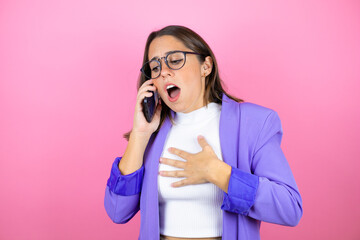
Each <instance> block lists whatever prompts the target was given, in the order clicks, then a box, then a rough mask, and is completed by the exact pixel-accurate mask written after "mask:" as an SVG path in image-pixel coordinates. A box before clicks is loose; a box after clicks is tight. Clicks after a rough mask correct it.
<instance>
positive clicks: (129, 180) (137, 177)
mask: <svg viewBox="0 0 360 240" xmlns="http://www.w3.org/2000/svg"><path fill="white" fill-rule="evenodd" d="M120 160H121V157H117V158H116V159H115V161H114V163H113V165H112V167H111V172H110V177H109V179H108V181H107V184H106V189H105V197H104V206H105V210H106V213H107V214H108V216H109V217H110V219H111V220H112V221H113V222H114V223H126V222H128V221H129V220H130V219H131V218H132V217H133V216H134V215H135V214H136V213H137V212H138V211H139V210H140V192H141V186H142V181H143V176H144V166H141V168H139V169H138V170H136V171H135V172H133V173H131V174H128V175H122V174H121V172H120V170H119V162H120Z"/></svg>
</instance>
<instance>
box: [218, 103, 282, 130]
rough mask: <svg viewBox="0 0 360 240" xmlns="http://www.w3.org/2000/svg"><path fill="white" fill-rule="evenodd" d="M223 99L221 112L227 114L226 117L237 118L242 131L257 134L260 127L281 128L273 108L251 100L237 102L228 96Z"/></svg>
mask: <svg viewBox="0 0 360 240" xmlns="http://www.w3.org/2000/svg"><path fill="white" fill-rule="evenodd" d="M223 100H224V101H223V102H222V110H223V114H224V115H228V118H234V119H237V121H238V123H239V124H240V126H241V128H242V129H243V133H245V132H248V134H249V132H251V135H258V134H259V132H260V131H261V130H262V129H264V130H265V129H266V128H277V129H281V121H280V118H279V115H278V113H277V112H276V111H275V110H274V109H272V108H269V107H265V106H262V105H260V104H256V103H252V102H241V103H239V102H236V101H234V100H232V99H230V98H228V97H224V98H223Z"/></svg>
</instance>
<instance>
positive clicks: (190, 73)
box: [148, 36, 206, 113]
mask: <svg viewBox="0 0 360 240" xmlns="http://www.w3.org/2000/svg"><path fill="white" fill-rule="evenodd" d="M175 50H180V51H189V52H193V51H192V50H191V49H189V48H187V47H185V45H184V44H183V43H182V42H181V41H179V40H178V39H176V38H175V37H173V36H161V37H158V38H155V39H154V40H153V41H152V42H151V44H150V46H149V55H148V59H152V58H153V57H155V58H156V59H158V58H161V57H164V56H166V52H169V51H175ZM168 60H169V61H170V59H168ZM160 62H161V73H160V76H159V77H158V78H156V79H154V85H155V86H156V88H157V91H158V93H159V95H160V97H161V99H162V101H163V102H164V103H165V104H166V105H167V106H168V107H170V108H171V109H172V110H173V111H175V112H182V113H189V112H192V111H194V110H196V109H199V108H201V107H203V106H205V103H204V101H203V96H204V92H205V77H204V74H205V70H204V65H206V63H205V62H204V63H203V64H200V62H199V60H198V58H197V55H195V54H186V62H185V65H184V66H183V67H182V68H181V69H178V70H172V69H170V68H169V67H168V66H167V65H166V64H165V59H161V60H160ZM171 85H175V86H176V87H178V88H179V89H177V88H173V89H171V88H169V90H167V89H166V88H167V86H171ZM174 89H175V90H174Z"/></svg>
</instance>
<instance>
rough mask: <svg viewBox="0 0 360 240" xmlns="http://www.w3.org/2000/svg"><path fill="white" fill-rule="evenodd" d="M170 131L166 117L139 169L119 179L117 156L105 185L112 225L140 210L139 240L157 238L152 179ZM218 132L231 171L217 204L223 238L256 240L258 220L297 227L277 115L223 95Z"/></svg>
mask: <svg viewBox="0 0 360 240" xmlns="http://www.w3.org/2000/svg"><path fill="white" fill-rule="evenodd" d="M172 114H173V113H172ZM170 128H171V122H170V120H169V119H166V120H165V121H164V123H163V125H162V127H161V129H160V131H159V132H158V134H157V135H155V134H153V135H152V136H151V138H150V140H149V143H148V145H147V147H146V150H145V153H144V164H143V166H142V167H141V168H140V169H138V170H137V171H135V172H133V173H131V174H128V175H121V173H120V171H119V168H118V164H119V161H120V160H121V157H117V158H116V159H115V161H114V163H113V165H112V169H111V174H110V177H109V179H108V181H107V186H106V190H105V199H104V205H105V210H106V212H107V214H108V215H109V217H110V218H111V220H112V221H113V222H115V223H126V222H128V221H129V220H130V219H131V218H132V217H133V216H134V215H135V214H136V213H137V212H138V211H139V210H140V212H141V223H140V234H139V240H159V237H160V232H159V206H158V186H157V177H158V169H159V158H160V155H161V153H162V150H163V146H164V143H165V139H166V136H167V134H168V132H169V130H170ZM219 131H220V145H221V151H222V157H223V161H224V162H225V163H227V164H229V165H230V166H231V167H232V170H231V175H230V180H229V187H228V193H225V192H224V198H223V203H222V206H221V209H222V210H223V234H222V239H223V240H245V239H249V240H256V239H260V224H261V221H265V222H269V223H275V224H281V225H285V226H296V225H297V224H298V223H299V221H300V218H301V217H302V214H303V209H302V199H301V196H300V193H299V190H298V187H297V185H296V182H295V179H294V176H293V174H292V172H291V169H290V166H289V164H288V162H287V160H286V158H285V156H284V153H283V151H282V149H281V147H280V144H281V139H282V134H283V130H282V127H281V121H280V118H279V116H278V114H277V113H276V112H275V111H274V110H272V109H269V108H266V107H263V106H260V105H257V104H254V103H249V102H243V103H237V102H235V101H233V100H231V99H230V98H228V97H227V96H226V95H225V94H223V97H222V108H221V114H220V129H219Z"/></svg>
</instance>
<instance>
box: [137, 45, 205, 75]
mask: <svg viewBox="0 0 360 240" xmlns="http://www.w3.org/2000/svg"><path fill="white" fill-rule="evenodd" d="M186 54H196V55H202V54H200V53H196V52H186V51H172V52H169V53H168V54H166V56H165V57H161V58H158V59H152V60H150V61H148V62H146V63H145V64H144V65H143V66H142V68H141V69H140V71H141V72H142V73H143V74H144V75H145V77H146V78H148V79H154V78H158V77H159V76H160V73H161V62H160V61H161V59H162V58H164V60H165V64H166V66H168V68H170V69H173V70H179V69H180V68H182V67H183V66H184V65H185V62H186Z"/></svg>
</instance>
